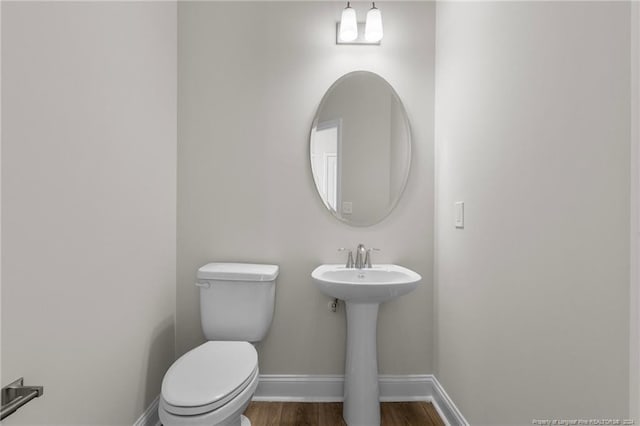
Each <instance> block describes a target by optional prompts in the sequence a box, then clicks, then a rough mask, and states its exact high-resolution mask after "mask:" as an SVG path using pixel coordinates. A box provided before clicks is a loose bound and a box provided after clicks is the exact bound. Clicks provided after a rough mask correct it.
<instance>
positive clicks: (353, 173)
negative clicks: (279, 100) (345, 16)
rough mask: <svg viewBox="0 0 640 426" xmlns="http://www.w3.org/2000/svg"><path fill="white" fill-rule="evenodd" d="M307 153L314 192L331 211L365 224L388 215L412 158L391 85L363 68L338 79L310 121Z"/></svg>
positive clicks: (404, 117)
mask: <svg viewBox="0 0 640 426" xmlns="http://www.w3.org/2000/svg"><path fill="white" fill-rule="evenodd" d="M310 156H311V170H312V174H313V179H314V181H315V185H316V189H317V191H318V194H319V195H320V198H321V199H322V201H323V202H324V205H325V207H326V208H327V209H328V210H329V211H330V212H331V213H332V214H333V215H334V216H335V217H337V218H338V219H340V220H342V221H344V222H346V223H349V224H351V225H356V226H368V225H373V224H375V223H377V222H379V221H381V220H382V219H384V218H385V217H386V216H387V215H389V213H391V211H392V210H393V208H394V207H395V205H396V204H397V203H398V201H399V199H400V196H401V195H402V192H403V190H404V187H405V185H406V182H407V178H408V176H409V166H410V163H411V132H410V128H409V121H408V119H407V115H406V112H405V110H404V107H403V106H402V103H401V102H400V98H399V97H398V95H397V94H396V92H395V91H394V90H393V88H392V87H391V85H390V84H389V83H387V81H386V80H384V79H383V78H382V77H380V76H378V75H377V74H374V73H371V72H367V71H356V72H352V73H349V74H346V75H345V76H343V77H341V78H340V79H338V81H336V82H335V83H334V84H333V85H332V86H331V87H330V88H329V90H328V91H327V93H326V94H325V96H324V97H323V99H322V101H321V102H320V106H319V108H318V111H317V113H316V116H315V119H314V121H313V126H312V129H311V136H310Z"/></svg>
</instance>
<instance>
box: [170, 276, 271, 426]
mask: <svg viewBox="0 0 640 426" xmlns="http://www.w3.org/2000/svg"><path fill="white" fill-rule="evenodd" d="M277 275H278V266H277V265H254V264H244V263H210V264H207V265H205V266H203V267H202V268H200V269H199V270H198V282H197V283H196V285H197V286H198V287H199V288H200V311H201V320H202V328H203V331H204V334H205V337H206V338H207V339H208V341H207V342H205V343H203V344H202V345H200V346H198V347H196V348H194V349H192V350H191V351H189V352H187V353H186V354H184V355H183V356H181V357H180V358H179V359H178V360H177V361H176V362H174V363H173V365H172V366H171V367H170V368H169V370H168V371H167V373H166V374H165V376H164V379H163V380H162V391H161V397H160V404H159V407H158V415H159V417H160V422H161V423H162V424H163V425H164V426H250V425H251V422H250V421H249V419H247V418H246V417H245V416H243V415H242V413H243V412H244V411H245V409H246V408H247V406H248V405H249V402H251V397H252V396H253V394H254V392H255V390H256V388H257V386H258V353H257V352H256V350H255V348H254V347H253V345H252V344H251V343H250V342H257V341H260V340H261V339H262V338H263V337H264V336H265V334H266V332H267V330H268V328H269V326H270V325H271V320H272V318H273V308H274V298H275V279H276V277H277Z"/></svg>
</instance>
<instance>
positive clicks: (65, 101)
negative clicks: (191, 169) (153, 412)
mask: <svg viewBox="0 0 640 426" xmlns="http://www.w3.org/2000/svg"><path fill="white" fill-rule="evenodd" d="M176 35H177V32H176V4H175V3H162V2H156V3H133V2H126V3H125V2H119V3H97V2H88V3H62V2H43V3H35V2H34V3H31V2H21V3H12V2H2V89H3V90H2V124H3V126H2V231H3V233H2V366H1V367H2V368H1V369H2V378H1V381H2V384H3V385H6V384H8V383H9V382H11V381H13V380H15V379H16V378H18V377H20V376H24V377H25V379H26V380H27V382H28V383H29V384H41V385H44V387H45V394H44V396H43V397H41V398H39V399H37V400H35V401H33V402H31V403H29V404H28V405H27V406H25V407H24V408H22V409H21V410H19V411H18V412H17V413H16V414H14V415H12V416H11V417H9V418H8V419H6V420H5V421H3V424H5V423H6V424H7V425H17V424H28V425H35V424H60V425H73V424H77V425H88V424H103V425H107V424H108V425H131V424H132V423H133V422H134V421H135V420H136V419H137V418H138V416H139V415H140V414H141V413H142V412H143V410H144V409H145V408H146V407H147V406H148V405H149V404H150V403H151V401H152V400H153V399H154V398H155V397H156V396H157V395H158V393H159V391H160V381H161V379H162V376H163V374H164V372H165V370H166V368H167V367H168V366H169V365H170V363H171V362H172V361H173V356H174V336H173V333H174V329H173V323H174V318H173V316H174V309H175V247H176V241H175V220H176V213H175V208H176V42H177V37H176Z"/></svg>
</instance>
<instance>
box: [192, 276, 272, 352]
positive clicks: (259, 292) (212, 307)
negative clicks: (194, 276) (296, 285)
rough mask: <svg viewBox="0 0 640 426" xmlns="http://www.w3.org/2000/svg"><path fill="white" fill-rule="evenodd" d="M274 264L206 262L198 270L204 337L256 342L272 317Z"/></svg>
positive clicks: (264, 332) (265, 330)
mask: <svg viewBox="0 0 640 426" xmlns="http://www.w3.org/2000/svg"><path fill="white" fill-rule="evenodd" d="M278 272H279V268H278V265H262V264H251V263H209V264H207V265H204V266H203V267H201V268H200V269H198V283H197V285H198V287H200V319H201V321H202V331H203V332H204V335H205V337H206V338H207V340H241V341H247V342H259V341H260V340H262V338H263V337H264V336H265V335H266V334H267V331H268V330H269V327H270V326H271V320H272V319H273V310H274V307H275V297H276V277H277V276H278Z"/></svg>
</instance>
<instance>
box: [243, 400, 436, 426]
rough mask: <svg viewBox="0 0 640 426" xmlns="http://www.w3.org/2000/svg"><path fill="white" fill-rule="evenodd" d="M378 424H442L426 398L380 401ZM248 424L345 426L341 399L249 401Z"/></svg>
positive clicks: (391, 425)
mask: <svg viewBox="0 0 640 426" xmlns="http://www.w3.org/2000/svg"><path fill="white" fill-rule="evenodd" d="M380 405H381V409H380V411H381V412H380V415H381V420H382V426H444V422H443V421H442V419H441V418H440V416H438V412H437V411H436V409H435V408H434V407H433V405H432V404H431V403H430V402H383V403H381V404H380ZM244 415H245V416H247V417H248V418H249V419H250V420H251V425H252V426H302V425H307V426H346V423H345V422H344V420H343V419H342V403H341V402H326V403H318V402H252V403H251V404H249V407H248V408H247V411H245V413H244Z"/></svg>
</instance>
